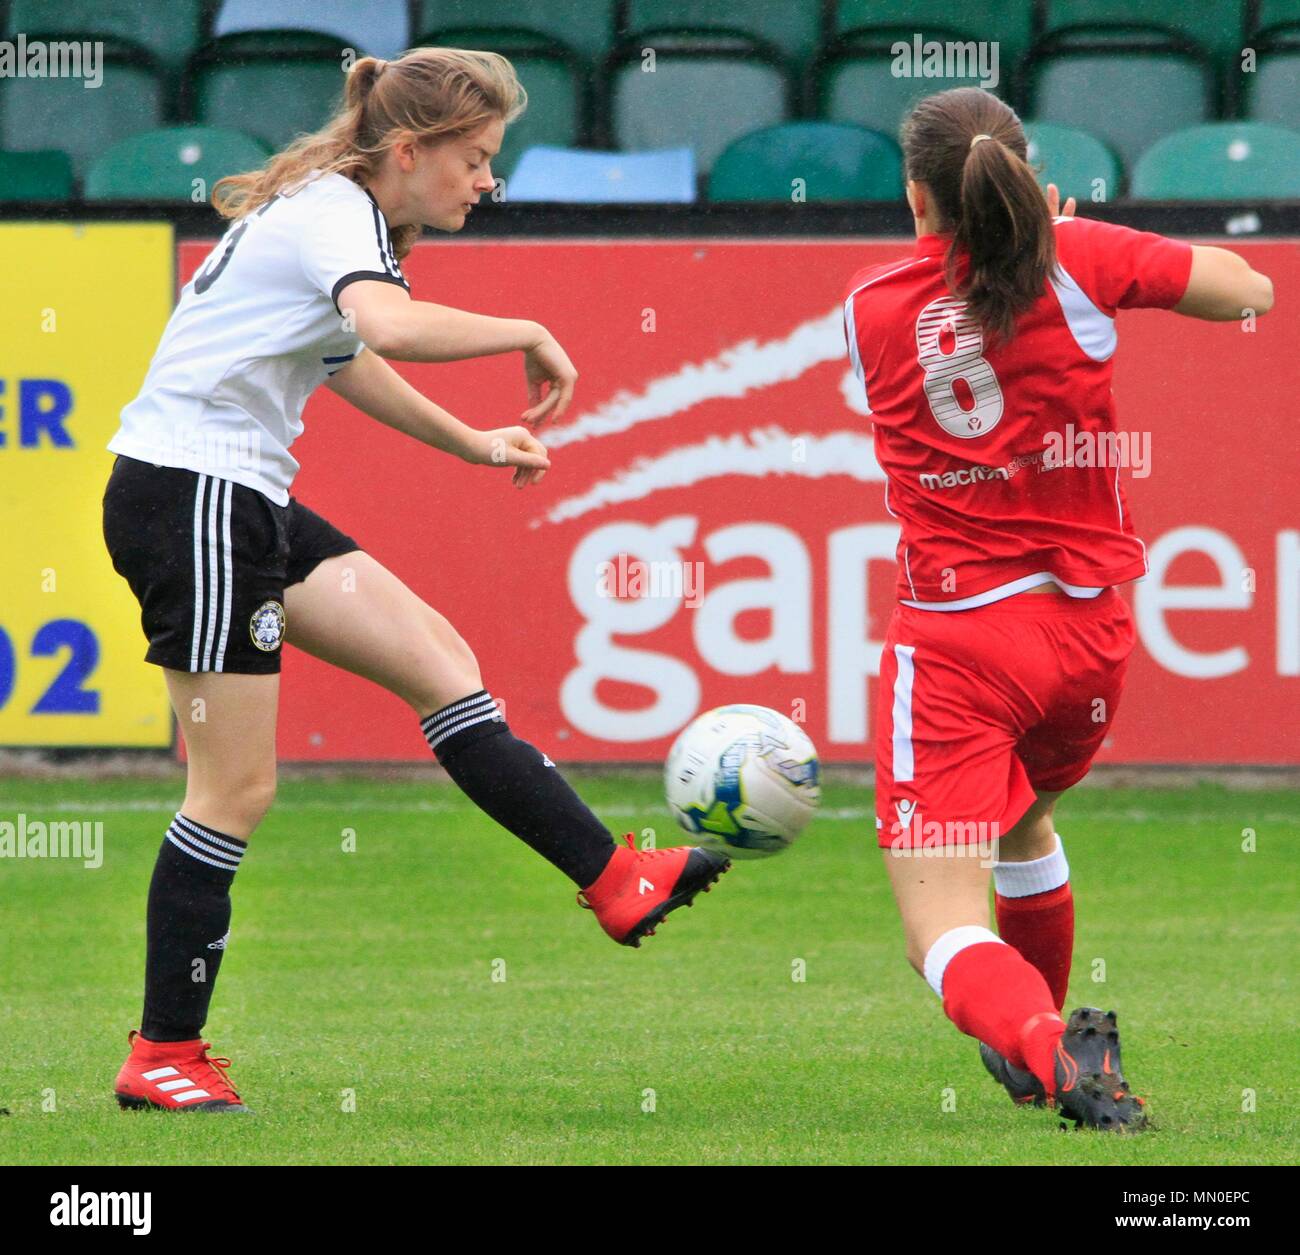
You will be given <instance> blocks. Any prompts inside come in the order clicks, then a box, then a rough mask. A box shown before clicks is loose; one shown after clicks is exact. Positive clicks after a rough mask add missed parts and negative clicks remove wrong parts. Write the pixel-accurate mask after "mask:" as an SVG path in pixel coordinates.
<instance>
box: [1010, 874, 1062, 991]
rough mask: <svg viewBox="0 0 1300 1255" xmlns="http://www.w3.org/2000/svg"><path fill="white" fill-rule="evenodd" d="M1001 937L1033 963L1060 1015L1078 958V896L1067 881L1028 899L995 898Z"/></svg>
mask: <svg viewBox="0 0 1300 1255" xmlns="http://www.w3.org/2000/svg"><path fill="white" fill-rule="evenodd" d="M995 900H996V902H997V915H998V936H1000V937H1001V938H1002V940H1003V941H1005V942H1006V943H1007V944H1008V945H1010V946H1015V948H1016V949H1017V950H1019V951H1020V953H1021V954H1023V955H1024V956H1025V958H1026V959H1027V960H1028V961H1029V962H1030V963H1032V964H1033V965H1034V966H1035V967H1036V968H1037V969H1038V970H1039V971H1040V972H1041V973H1042V974H1043V979H1044V980H1045V981H1046V982H1047V987H1048V988H1049V989H1050V990H1051V991H1052V1001H1053V1002H1055V1003H1056V1009H1057V1010H1058V1011H1060V1010H1063V1009H1064V1007H1065V996H1066V990H1067V988H1068V986H1069V984H1070V962H1071V960H1072V959H1073V957H1074V895H1073V894H1072V893H1071V892H1070V884H1069V881H1067V882H1066V883H1065V884H1063V885H1061V886H1060V887H1059V888H1056V889H1049V890H1048V891H1047V892H1046V893H1035V894H1031V895H1030V896H1029V897H1027V898H1004V897H1003V896H1002V895H1001V894H1000V893H999V894H996V895H995Z"/></svg>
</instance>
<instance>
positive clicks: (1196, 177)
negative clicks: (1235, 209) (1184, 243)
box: [1132, 122, 1300, 200]
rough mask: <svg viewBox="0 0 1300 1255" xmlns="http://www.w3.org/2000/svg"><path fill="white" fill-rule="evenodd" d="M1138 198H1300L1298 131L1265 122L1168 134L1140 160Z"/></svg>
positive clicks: (1220, 124) (1217, 124)
mask: <svg viewBox="0 0 1300 1255" xmlns="http://www.w3.org/2000/svg"><path fill="white" fill-rule="evenodd" d="M1132 182H1133V186H1132V195H1133V197H1134V199H1138V200H1274V199H1285V198H1294V197H1300V132H1296V131H1289V130H1287V129H1286V128H1285V127H1280V126H1269V125H1267V124H1265V123H1262V122H1211V123H1207V124H1206V125H1205V126H1195V127H1190V128H1189V129H1188V130H1186V131H1177V132H1175V134H1173V135H1166V136H1165V137H1164V139H1162V140H1160V141H1159V142H1158V143H1156V144H1153V145H1152V146H1151V147H1150V148H1149V149H1148V150H1147V151H1146V152H1144V153H1143V154H1142V156H1141V157H1140V158H1139V160H1138V163H1137V166H1136V168H1135V169H1134V171H1133V181H1132Z"/></svg>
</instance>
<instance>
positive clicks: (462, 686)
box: [403, 610, 483, 710]
mask: <svg viewBox="0 0 1300 1255" xmlns="http://www.w3.org/2000/svg"><path fill="white" fill-rule="evenodd" d="M419 652H420V656H421V661H420V663H419V665H418V666H416V667H415V668H414V669H413V672H412V676H411V680H410V682H409V684H408V687H407V691H406V693H405V694H404V695H403V696H405V698H406V700H407V701H408V702H409V703H410V704H411V705H412V706H413V707H415V708H416V709H417V710H436V709H437V708H438V707H440V706H445V705H446V704H447V703H448V702H450V701H454V700H455V699H456V698H457V697H460V696H463V695H464V694H466V693H472V692H474V691H475V690H476V689H481V688H482V687H483V677H482V675H481V674H480V672H479V667H478V659H477V658H475V657H474V652H473V650H471V649H470V647H469V646H468V645H467V644H466V643H465V641H464V639H463V638H462V637H461V635H460V633H459V632H457V631H456V629H455V628H453V627H452V626H451V624H450V623H448V622H447V620H446V619H444V618H443V617H442V615H440V614H438V613H437V611H435V610H430V611H429V618H428V620H427V622H426V624H425V634H424V636H423V638H422V640H421V642H420V647H419Z"/></svg>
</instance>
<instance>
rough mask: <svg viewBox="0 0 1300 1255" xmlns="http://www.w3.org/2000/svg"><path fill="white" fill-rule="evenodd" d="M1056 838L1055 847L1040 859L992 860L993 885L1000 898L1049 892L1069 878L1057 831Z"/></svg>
mask: <svg viewBox="0 0 1300 1255" xmlns="http://www.w3.org/2000/svg"><path fill="white" fill-rule="evenodd" d="M1052 835H1053V836H1054V837H1055V838H1056V849H1054V850H1053V851H1052V852H1051V853H1050V854H1045V855H1044V856H1043V857H1042V858H1036V859H1033V860H1032V861H1030V862H1028V863H995V864H994V865H993V887H994V888H995V889H996V890H997V891H998V893H1000V894H1001V895H1002V896H1003V897H1004V898H1031V897H1033V896H1034V894H1036V893H1049V892H1050V891H1051V890H1053V889H1059V888H1060V887H1061V886H1062V885H1063V884H1066V883H1068V881H1069V879H1070V864H1069V863H1067V862H1066V861H1065V846H1064V845H1062V844H1061V834H1060V833H1059V832H1055V833H1053V834H1052Z"/></svg>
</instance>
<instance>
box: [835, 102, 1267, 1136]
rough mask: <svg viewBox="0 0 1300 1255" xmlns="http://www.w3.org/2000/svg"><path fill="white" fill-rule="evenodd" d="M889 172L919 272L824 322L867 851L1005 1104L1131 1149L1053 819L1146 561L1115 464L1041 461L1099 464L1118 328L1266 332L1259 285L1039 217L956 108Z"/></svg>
mask: <svg viewBox="0 0 1300 1255" xmlns="http://www.w3.org/2000/svg"><path fill="white" fill-rule="evenodd" d="M903 148H904V162H905V176H906V179H907V198H908V203H909V204H910V206H911V209H912V213H913V216H914V218H915V222H916V234H917V236H918V239H917V243H916V249H915V251H914V252H913V253H912V254H911V255H910V256H909V257H906V258H903V259H900V260H899V261H896V262H892V263H887V264H884V265H877V266H872V267H869V268H867V269H865V270H862V271H859V272H858V273H857V274H855V275H854V276H853V277H852V279H851V280H850V282H849V284H848V288H847V290H846V295H845V302H844V317H845V333H846V339H847V342H848V349H849V356H850V359H851V362H852V364H853V367H854V370H855V371H856V373H857V375H858V378H859V379H860V380H861V381H862V383H863V385H864V387H865V390H866V398H867V404H868V407H869V409H870V411H871V418H872V424H873V428H874V433H875V435H874V441H875V451H876V456H877V458H878V460H879V462H880V466H881V468H882V469H883V470H884V471H885V475H886V505H887V508H888V509H889V511H890V513H891V514H892V515H893V516H894V517H895V518H896V519H897V520H898V522H899V524H900V528H901V536H900V540H899V544H898V568H899V571H898V602H899V604H898V605H897V607H896V608H895V610H894V613H893V617H892V620H891V623H890V626H889V630H888V632H887V634H886V638H885V643H884V649H883V653H882V657H881V665H880V688H879V699H878V704H877V713H876V723H875V731H874V739H875V760H876V827H877V830H878V842H879V845H880V846H881V847H882V850H883V852H884V858H885V863H886V866H887V868H888V872H889V876H890V879H891V882H892V884H893V888H894V894H895V897H896V899H897V901H898V906H899V910H900V912H901V914H902V921H903V928H904V932H905V934H906V940H907V955H908V959H909V961H910V962H911V964H912V966H913V967H914V968H915V969H916V970H917V971H918V972H919V973H921V974H922V975H923V976H924V977H925V979H926V980H927V981H928V982H929V984H930V985H931V987H932V988H933V989H934V991H935V993H936V994H938V995H939V996H940V997H941V998H942V1000H943V1006H944V1010H945V1012H946V1013H947V1015H948V1017H949V1018H950V1019H951V1020H952V1022H953V1023H954V1024H955V1025H956V1026H957V1027H958V1028H959V1029H960V1030H961V1031H962V1032H964V1033H967V1034H969V1035H971V1036H972V1037H975V1038H977V1039H979V1041H980V1042H981V1043H982V1047H981V1053H982V1055H983V1058H984V1061H985V1065H986V1066H987V1067H988V1068H989V1070H990V1071H991V1072H992V1073H993V1075H994V1076H995V1077H996V1078H997V1079H998V1080H999V1081H1001V1082H1002V1083H1003V1084H1004V1085H1005V1086H1006V1087H1007V1089H1008V1090H1009V1091H1010V1093H1011V1095H1012V1097H1013V1098H1014V1099H1015V1100H1016V1101H1017V1102H1020V1103H1035V1104H1038V1105H1043V1104H1045V1103H1051V1104H1054V1105H1055V1106H1056V1107H1057V1108H1058V1109H1059V1110H1060V1111H1061V1112H1062V1113H1064V1114H1066V1115H1068V1116H1070V1117H1071V1118H1073V1119H1075V1120H1076V1122H1081V1123H1083V1124H1086V1125H1088V1126H1089V1127H1093V1128H1098V1129H1108V1130H1115V1131H1119V1130H1134V1129H1137V1128H1140V1127H1142V1126H1143V1125H1144V1124H1145V1123H1146V1116H1145V1112H1144V1109H1143V1106H1142V1103H1141V1100H1139V1099H1138V1098H1136V1097H1135V1096H1133V1095H1131V1094H1130V1092H1129V1088H1128V1084H1127V1082H1126V1081H1125V1080H1124V1077H1123V1073H1122V1071H1121V1068H1120V1056H1119V1036H1118V1031H1117V1029H1116V1027H1115V1016H1114V1014H1113V1013H1110V1014H1106V1015H1103V1014H1102V1012H1101V1011H1099V1010H1096V1009H1094V1008H1081V1009H1080V1010H1077V1011H1075V1012H1074V1013H1073V1014H1072V1015H1071V1017H1070V1019H1069V1021H1068V1023H1067V1022H1066V1021H1065V1020H1063V1019H1062V1016H1061V1012H1062V1011H1063V1009H1064V1006H1065V998H1066V986H1067V983H1068V980H1069V975H1070V958H1071V952H1072V949H1073V936H1074V906H1073V901H1072V897H1071V890H1070V883H1069V870H1068V867H1067V865H1066V859H1065V853H1064V850H1063V849H1062V846H1061V840H1060V838H1059V836H1057V834H1056V830H1055V825H1054V821H1053V810H1054V807H1055V805H1056V799H1057V797H1058V796H1059V795H1060V794H1061V793H1062V791H1064V790H1065V789H1068V788H1069V787H1070V786H1071V785H1073V784H1075V783H1077V782H1078V781H1079V780H1080V779H1081V778H1082V777H1083V776H1084V775H1085V774H1086V773H1087V771H1088V767H1089V765H1090V763H1091V761H1092V758H1093V756H1094V755H1095V753H1096V752H1097V748H1098V746H1099V745H1100V744H1101V741H1102V738H1103V737H1104V736H1105V735H1106V734H1107V732H1108V730H1109V728H1110V726H1111V722H1112V720H1113V719H1114V717H1115V708H1116V705H1117V704H1118V701H1119V697H1120V691H1121V688H1122V685H1123V680H1124V672H1125V666H1126V663H1127V659H1128V655H1129V652H1130V650H1131V649H1132V646H1133V643H1134V631H1133V626H1132V620H1131V617H1130V615H1129V612H1128V610H1127V609H1126V607H1125V604H1124V601H1123V599H1122V598H1121V597H1120V595H1119V593H1118V592H1117V591H1116V589H1115V585H1117V584H1122V583H1124V582H1126V581H1128V580H1132V579H1137V578H1139V577H1140V576H1142V575H1143V574H1144V573H1145V572H1146V557H1145V549H1144V547H1143V545H1142V542H1141V541H1140V540H1139V539H1138V538H1137V536H1136V535H1135V534H1134V530H1133V524H1132V520H1131V519H1130V517H1129V513H1128V509H1127V506H1126V505H1125V501H1124V492H1123V488H1122V486H1121V484H1120V479H1119V467H1118V466H1117V465H1114V461H1115V459H1113V458H1109V459H1108V458H1106V457H1102V458H1100V459H1098V458H1092V457H1089V458H1082V457H1080V458H1071V457H1070V456H1068V455H1067V456H1065V457H1060V456H1056V455H1057V453H1058V452H1059V451H1060V450H1061V449H1062V447H1063V445H1064V444H1065V442H1066V438H1067V428H1070V426H1071V425H1073V426H1072V431H1073V432H1074V433H1079V434H1080V435H1081V436H1082V437H1084V438H1085V439H1086V440H1088V441H1091V442H1093V444H1094V445H1098V446H1099V447H1100V448H1101V449H1103V450H1105V449H1107V448H1108V447H1110V446H1109V445H1108V442H1106V441H1105V440H1098V437H1103V436H1105V435H1106V434H1107V433H1111V432H1113V431H1114V422H1115V416H1114V409H1113V404H1112V398H1111V391H1110V383H1111V357H1112V354H1113V353H1114V351H1115V343H1116V341H1115V324H1114V319H1115V313H1116V310H1117V309H1126V308H1131V307H1135V306H1145V307H1150V308H1157V309H1171V310H1174V311H1175V312H1177V313H1180V314H1186V315H1189V316H1191V317H1194V318H1205V319H1213V320H1223V321H1227V320H1231V319H1237V318H1240V317H1242V316H1243V314H1244V313H1245V312H1247V311H1251V310H1253V311H1254V312H1255V313H1256V314H1263V313H1266V312H1267V311H1268V309H1269V308H1270V306H1271V305H1272V285H1271V283H1270V282H1269V280H1268V279H1267V278H1265V277H1264V276H1262V275H1259V274H1256V273H1255V272H1254V271H1253V270H1252V269H1251V268H1250V267H1249V266H1248V265H1247V264H1246V263H1245V261H1243V260H1242V259H1241V258H1240V257H1238V256H1237V255H1236V254H1234V253H1230V252H1228V251H1226V250H1223V249H1218V248H1202V247H1192V246H1190V245H1188V244H1185V243H1179V242H1175V241H1173V240H1169V239H1165V238H1163V237H1161V236H1158V235H1153V234H1150V233H1146V232H1140V231H1132V230H1128V229H1126V228H1124V227H1119V226H1111V225H1107V224H1105V223H1102V222H1097V221H1089V220H1086V219H1082V218H1076V217H1074V216H1073V211H1074V204H1073V202H1072V201H1070V202H1067V204H1066V206H1065V210H1064V213H1063V214H1059V215H1058V212H1057V210H1058V203H1059V197H1058V196H1057V193H1056V190H1055V188H1049V190H1048V197H1047V198H1046V203H1045V199H1044V197H1043V195H1042V193H1041V191H1040V190H1039V188H1038V185H1037V183H1036V181H1035V178H1034V174H1033V172H1032V171H1031V170H1030V168H1029V166H1028V165H1027V164H1026V144H1025V134H1024V131H1023V129H1022V128H1021V125H1020V121H1019V119H1018V118H1017V117H1016V115H1015V113H1013V112H1012V110H1011V109H1009V108H1008V107H1007V106H1006V105H1005V104H1003V103H1002V102H1001V101H999V100H998V99H997V98H996V97H994V96H992V95H990V94H989V93H988V92H985V91H981V90H979V89H978V88H960V89H957V90H953V91H947V92H942V93H940V94H938V95H935V96H931V97H929V98H927V99H926V100H923V101H922V102H921V103H920V104H919V105H918V106H917V107H916V109H915V110H914V111H913V112H912V113H911V115H910V116H909V117H908V119H907V120H906V122H905V123H904V126H903ZM1070 447H1071V448H1074V449H1077V448H1078V444H1077V439H1076V440H1075V441H1072V442H1070ZM1099 461H1100V462H1101V463H1103V464H1101V465H1098V464H1097V463H1098V462H1099ZM1107 462H1109V464H1106V463H1107ZM999 834H1000V836H1001V840H1000V843H999V844H998V845H996V846H994V845H991V842H992V841H993V840H994V839H995V838H996V837H997V836H998V835H999ZM937 856H943V857H937ZM995 859H996V860H997V861H996V863H995V864H994V860H995ZM991 864H993V866H992V877H993V882H994V888H995V891H996V892H995V900H996V913H997V924H998V929H999V932H1000V934H1001V936H1000V937H998V936H995V935H994V933H993V932H991V931H990V929H989V924H990V920H989V903H988V891H989V874H990V873H989V867H990V865H991Z"/></svg>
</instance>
